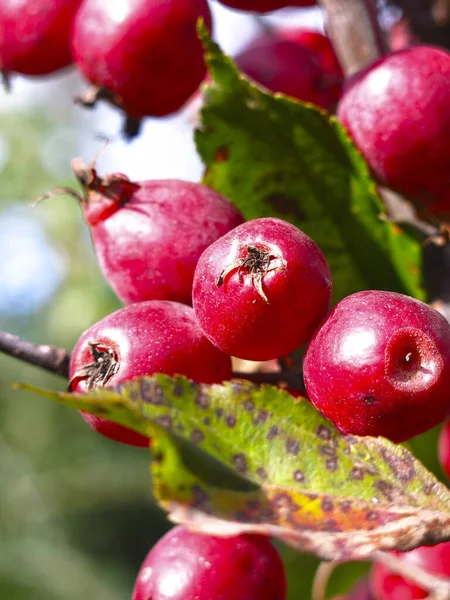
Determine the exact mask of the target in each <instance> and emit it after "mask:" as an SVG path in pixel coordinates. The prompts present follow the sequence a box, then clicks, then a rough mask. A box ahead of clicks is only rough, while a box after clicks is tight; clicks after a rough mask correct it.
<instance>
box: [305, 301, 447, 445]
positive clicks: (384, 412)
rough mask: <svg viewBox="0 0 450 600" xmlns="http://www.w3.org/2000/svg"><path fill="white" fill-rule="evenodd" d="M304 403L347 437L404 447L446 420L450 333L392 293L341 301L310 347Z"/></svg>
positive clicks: (427, 311) (439, 319) (430, 313)
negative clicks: (383, 439) (383, 440)
mask: <svg viewBox="0 0 450 600" xmlns="http://www.w3.org/2000/svg"><path fill="white" fill-rule="evenodd" d="M303 367H304V377H305V385H306V389H307V392H308V396H309V398H310V400H311V402H312V403H313V404H314V406H315V407H316V408H317V409H319V410H320V411H321V412H322V413H323V414H324V415H325V416H326V417H327V418H328V419H331V421H333V423H334V424H335V425H336V427H337V428H338V429H339V431H341V432H342V433H344V434H356V435H373V436H379V435H382V436H384V437H387V438H389V439H391V440H392V441H394V442H402V441H404V440H407V439H409V438H411V437H413V436H415V435H418V434H419V433H422V432H424V431H427V430H428V429H430V428H431V427H434V426H435V425H437V424H438V423H440V422H441V421H443V420H444V419H445V417H446V416H447V415H448V414H449V413H450V395H449V389H450V325H449V324H448V322H447V321H446V319H445V318H444V317H443V316H442V315H441V314H439V313H438V312H437V311H436V310H434V309H433V308H431V307H430V306H428V305H427V304H424V303H423V302H419V301H418V300H414V299H413V298H409V297H408V296H403V295H402V294H396V293H394V292H379V291H366V292H358V293H357V294H353V295H351V296H348V297H347V298H344V300H342V301H341V302H339V304H337V305H336V306H335V307H334V309H333V310H332V311H331V312H330V314H329V315H328V317H327V318H326V319H325V321H324V322H323V323H322V325H321V326H320V328H319V329H318V331H317V332H316V334H315V335H314V337H313V339H312V340H311V342H310V344H309V346H308V348H307V351H306V354H305V360H304V365H303Z"/></svg>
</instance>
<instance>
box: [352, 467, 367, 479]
mask: <svg viewBox="0 0 450 600" xmlns="http://www.w3.org/2000/svg"><path fill="white" fill-rule="evenodd" d="M350 479H353V481H361V480H363V479H364V471H363V470H362V469H361V467H353V469H352V470H351V471H350Z"/></svg>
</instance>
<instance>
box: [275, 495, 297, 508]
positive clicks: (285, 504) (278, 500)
mask: <svg viewBox="0 0 450 600" xmlns="http://www.w3.org/2000/svg"><path fill="white" fill-rule="evenodd" d="M272 505H273V506H274V507H276V508H277V509H278V510H279V511H280V512H292V511H295V510H298V508H299V507H298V506H297V504H295V502H294V501H293V500H292V498H291V497H290V496H289V495H288V494H277V495H276V496H274V497H273V499H272Z"/></svg>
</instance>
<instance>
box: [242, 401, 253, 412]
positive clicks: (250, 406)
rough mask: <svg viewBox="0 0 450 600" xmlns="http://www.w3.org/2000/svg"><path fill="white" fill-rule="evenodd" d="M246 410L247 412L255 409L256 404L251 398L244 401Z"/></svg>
mask: <svg viewBox="0 0 450 600" xmlns="http://www.w3.org/2000/svg"><path fill="white" fill-rule="evenodd" d="M244 410H246V411H247V412H253V411H254V410H255V405H254V403H253V402H252V401H251V400H247V401H246V402H244Z"/></svg>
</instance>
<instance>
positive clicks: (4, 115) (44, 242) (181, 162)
mask: <svg viewBox="0 0 450 600" xmlns="http://www.w3.org/2000/svg"><path fill="white" fill-rule="evenodd" d="M211 8H212V11H213V15H214V22H215V38H216V40H217V41H218V42H219V43H220V44H221V46H222V47H223V49H224V50H225V51H226V52H227V53H231V54H235V53H236V52H238V51H239V49H240V48H242V47H243V46H244V45H245V44H246V43H247V42H248V40H249V39H250V38H252V37H253V36H255V35H256V34H257V33H258V32H259V31H260V30H261V28H262V27H263V25H262V22H265V23H273V24H274V25H279V24H280V25H281V24H288V25H289V26H292V25H294V24H298V25H302V26H304V27H308V28H312V29H316V30H319V31H322V30H323V18H322V14H321V11H320V9H319V8H312V9H298V10H289V9H285V10H282V11H278V12H277V13H275V14H272V15H269V16H265V17H264V18H263V20H261V19H257V18H255V17H252V16H249V15H248V14H246V13H238V12H236V11H232V10H229V9H227V8H225V7H223V6H221V5H218V4H217V3H215V2H212V7H211ZM383 18H384V19H386V20H387V21H389V20H395V19H397V18H398V14H397V13H395V11H394V12H386V13H385V14H383ZM84 89H85V84H84V83H83V82H82V81H81V80H80V79H79V78H78V77H77V75H76V74H75V73H73V72H72V71H68V72H67V71H66V72H65V73H64V74H61V75H59V76H57V77H52V78H49V79H47V80H42V79H40V80H30V79H28V80H27V79H25V78H21V77H16V78H13V81H12V91H11V93H9V94H7V93H6V92H5V91H4V90H3V89H0V328H1V329H2V330H5V331H8V332H10V333H13V334H16V335H19V336H21V337H23V338H25V339H28V340H30V341H32V342H35V343H44V344H45V343H48V344H53V345H56V346H60V347H63V348H66V349H67V350H68V351H70V350H71V348H72V347H73V345H74V343H75V342H76V340H77V339H78V337H79V336H80V334H81V333H82V332H83V331H84V330H85V329H86V328H87V327H89V326H90V325H92V324H93V323H94V322H96V321H97V320H99V319H100V318H102V317H103V316H105V315H106V314H108V313H110V312H112V311H113V310H115V309H117V308H119V307H120V303H119V301H118V300H117V299H116V297H115V296H114V294H113V293H112V292H111V291H110V290H109V288H108V287H107V285H106V283H105V281H104V280H103V277H102V275H101V273H100V271H99V268H98V266H97V263H96V259H95V256H94V253H93V250H92V247H91V242H90V238H89V232H88V229H87V227H86V225H85V223H84V221H83V218H82V215H81V210H80V208H79V206H77V202H76V200H75V199H74V198H70V197H68V196H55V197H53V198H51V199H48V200H46V201H44V202H42V203H40V204H39V205H38V206H36V207H35V208H32V207H31V204H32V202H33V200H34V199H35V198H36V197H37V196H39V195H40V194H42V193H44V192H46V191H48V190H50V189H52V188H54V187H56V186H61V185H66V186H75V187H76V183H75V181H74V178H73V176H72V174H71V169H70V161H71V159H72V158H74V157H76V156H82V157H83V158H84V159H85V161H87V162H89V161H90V160H91V159H92V158H93V157H94V155H95V154H96V152H98V151H99V149H100V148H101V147H102V146H103V144H104V142H103V141H102V140H101V138H102V137H103V138H104V137H105V136H106V137H108V138H110V139H111V140H112V143H111V144H110V145H109V147H108V148H107V150H106V151H105V152H104V153H103V154H102V156H101V157H100V159H99V162H98V170H99V171H100V173H101V174H104V173H107V172H112V171H120V172H122V173H126V174H127V175H128V176H129V177H130V178H132V179H137V180H139V179H153V178H169V177H173V178H182V179H187V180H193V181H198V180H199V179H200V178H201V175H202V165H201V163H200V161H199V159H198V156H197V155H196V152H195V147H194V144H193V140H192V130H193V127H194V123H195V115H196V110H197V107H198V103H197V104H196V103H195V102H194V105H188V106H187V107H186V108H185V110H183V111H182V112H181V113H179V114H177V115H176V116H174V117H171V118H165V119H159V120H152V119H147V120H146V121H145V123H144V126H143V128H142V132H141V134H140V135H139V136H138V137H137V138H135V139H134V140H133V141H131V142H125V141H123V140H122V139H121V138H120V129H121V124H122V121H121V116H120V115H119V113H118V112H117V111H115V110H114V109H112V108H109V107H107V106H105V105H103V104H101V105H99V106H98V107H96V108H95V110H93V111H87V110H83V109H81V108H79V107H76V106H74V105H73V102H72V98H73V97H74V96H75V95H76V94H79V93H80V92H82V91H83V90H84ZM12 382H29V383H33V384H35V385H37V386H41V387H44V388H55V389H64V387H65V382H64V381H63V380H62V379H59V378H57V377H53V376H50V375H47V374H46V373H44V372H42V371H40V370H39V369H37V368H34V367H30V366H27V365H24V364H22V363H20V362H18V361H15V360H14V359H12V358H9V357H6V356H3V355H0V598H1V599H2V600H3V599H6V598H7V599H8V600H42V599H43V598H45V599H46V600H79V599H80V598H90V599H92V600H94V599H95V600H119V599H121V600H123V599H127V598H131V590H132V586H133V583H134V579H135V577H136V574H137V571H138V569H139V566H140V564H141V562H142V561H143V559H144V557H145V555H146V553H147V552H148V550H149V549H150V547H151V546H152V544H153V543H154V542H155V540H156V539H158V538H159V537H160V536H161V535H162V533H163V532H164V531H165V530H166V529H167V528H168V527H169V524H168V523H167V522H166V521H165V518H164V515H163V514H162V512H161V511H159V509H157V508H156V507H155V506H154V505H153V503H152V500H151V490H150V478H149V474H148V465H149V457H148V453H147V452H146V451H145V450H142V449H137V448H130V447H127V446H123V445H119V444H116V443H114V442H112V441H109V440H108V439H106V438H103V437H101V436H99V435H98V434H96V433H94V432H93V431H91V430H90V429H89V428H88V426H87V425H86V424H85V422H84V421H83V420H82V419H81V418H80V417H79V415H78V414H77V413H76V412H74V411H71V410H69V409H66V408H64V407H60V406H58V405H56V404H53V403H51V402H49V401H47V400H44V399H41V398H39V397H35V396H33V395H30V394H24V393H19V392H12V391H11V390H10V385H11V383H12ZM434 443H435V432H430V433H428V434H427V437H426V439H425V440H424V441H420V440H419V441H418V442H417V443H416V442H414V444H416V449H417V451H418V453H419V454H421V457H422V458H423V459H424V460H425V462H427V463H428V465H429V466H431V467H432V468H433V469H435V470H436V469H437V464H436V458H435V446H433V444H434ZM427 448H428V449H429V450H427ZM284 553H285V560H286V562H287V563H288V564H290V565H291V566H293V564H295V565H297V566H296V567H295V568H294V569H293V570H295V572H296V574H298V569H299V568H300V569H302V570H303V571H302V572H303V573H304V580H303V581H300V582H298V583H297V589H294V588H292V587H291V589H290V598H297V599H301V598H308V597H309V596H310V588H309V585H310V580H311V576H312V572H313V569H314V567H315V566H316V564H317V563H316V561H315V560H314V559H312V558H310V557H301V556H299V555H294V554H293V553H291V552H289V551H287V550H285V551H284ZM358 569H359V567H358V568H356V570H354V571H353V572H352V575H351V576H352V577H354V576H355V573H359V572H360V570H361V569H359V570H358ZM346 578H347V579H348V577H347V575H343V576H342V578H341V582H340V584H339V585H341V587H343V588H345V586H346V585H348V582H347V579H346ZM336 589H337V590H338V591H339V586H338V587H337V588H336Z"/></svg>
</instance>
